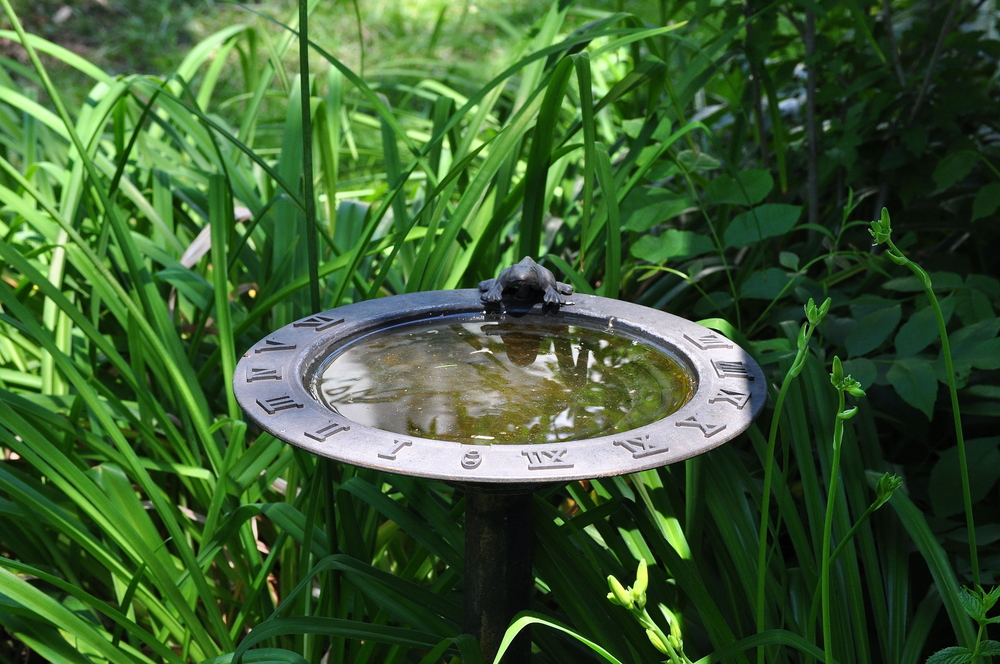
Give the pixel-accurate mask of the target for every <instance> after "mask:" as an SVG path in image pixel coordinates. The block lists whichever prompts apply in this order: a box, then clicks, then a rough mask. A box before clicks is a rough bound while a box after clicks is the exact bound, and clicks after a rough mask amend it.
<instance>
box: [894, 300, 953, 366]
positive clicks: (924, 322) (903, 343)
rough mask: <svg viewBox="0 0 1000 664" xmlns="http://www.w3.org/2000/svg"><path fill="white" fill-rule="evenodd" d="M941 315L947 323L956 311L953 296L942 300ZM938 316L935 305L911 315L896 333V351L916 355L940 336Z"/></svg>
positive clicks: (903, 354) (904, 355)
mask: <svg viewBox="0 0 1000 664" xmlns="http://www.w3.org/2000/svg"><path fill="white" fill-rule="evenodd" d="M940 306H941V315H942V317H943V318H944V322H945V325H947V324H948V321H949V320H951V315H952V313H953V312H954V311H955V300H954V298H952V297H951V296H948V297H946V298H945V299H943V300H941V302H940ZM938 336H939V335H938V325H937V317H936V316H935V315H934V308H933V307H924V308H923V309H921V310H920V311H918V312H916V313H915V314H913V315H912V316H910V318H909V320H907V321H906V322H905V323H903V326H902V327H901V328H899V332H897V333H896V353H897V354H898V355H899V356H900V357H910V356H911V355H916V354H917V353H919V352H920V351H922V350H923V349H924V348H927V346H929V345H930V344H931V343H932V342H933V341H934V340H935V339H937V338H938Z"/></svg>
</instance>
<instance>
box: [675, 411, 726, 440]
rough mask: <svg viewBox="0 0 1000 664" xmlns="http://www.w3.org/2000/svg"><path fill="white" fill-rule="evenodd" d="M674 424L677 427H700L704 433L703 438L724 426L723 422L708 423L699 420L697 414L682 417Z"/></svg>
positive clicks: (710, 435) (709, 436)
mask: <svg viewBox="0 0 1000 664" xmlns="http://www.w3.org/2000/svg"><path fill="white" fill-rule="evenodd" d="M675 424H676V425H677V426H679V427H694V428H695V429H701V432H702V433H703V434H705V438H711V437H712V436H714V435H715V434H717V433H719V432H720V431H722V430H723V429H725V428H726V425H725V424H709V423H708V422H699V421H698V416H697V415H692V416H691V417H688V418H687V419H683V420H681V421H680V422H676V423H675Z"/></svg>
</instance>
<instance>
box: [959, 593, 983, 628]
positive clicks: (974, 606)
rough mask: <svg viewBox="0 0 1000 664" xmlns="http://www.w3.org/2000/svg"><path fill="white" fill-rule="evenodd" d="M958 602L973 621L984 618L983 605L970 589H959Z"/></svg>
mask: <svg viewBox="0 0 1000 664" xmlns="http://www.w3.org/2000/svg"><path fill="white" fill-rule="evenodd" d="M958 601H959V602H961V603H962V608H963V609H964V610H965V612H966V613H967V614H968V615H969V617H970V618H972V619H973V620H978V619H979V618H982V617H983V604H982V602H980V601H979V598H978V597H977V596H976V595H974V594H972V593H971V592H970V591H969V589H968V588H964V587H963V588H959V589H958Z"/></svg>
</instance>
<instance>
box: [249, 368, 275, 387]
mask: <svg viewBox="0 0 1000 664" xmlns="http://www.w3.org/2000/svg"><path fill="white" fill-rule="evenodd" d="M255 380H281V369H280V368H278V369H267V368H264V367H247V382H248V383H252V382H254V381H255Z"/></svg>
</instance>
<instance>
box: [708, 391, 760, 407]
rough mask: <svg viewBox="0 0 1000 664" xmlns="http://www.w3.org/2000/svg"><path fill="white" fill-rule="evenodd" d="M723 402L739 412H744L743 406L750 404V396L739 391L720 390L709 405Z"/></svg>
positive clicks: (709, 401)
mask: <svg viewBox="0 0 1000 664" xmlns="http://www.w3.org/2000/svg"><path fill="white" fill-rule="evenodd" d="M722 401H725V402H728V403H731V404H733V405H734V406H736V408H738V409H739V410H743V406H745V405H747V404H748V403H750V395H749V394H744V393H743V392H740V391H738V390H726V389H722V388H720V389H719V391H718V392H716V393H715V396H714V397H712V398H711V399H709V400H708V403H719V402H722Z"/></svg>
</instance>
